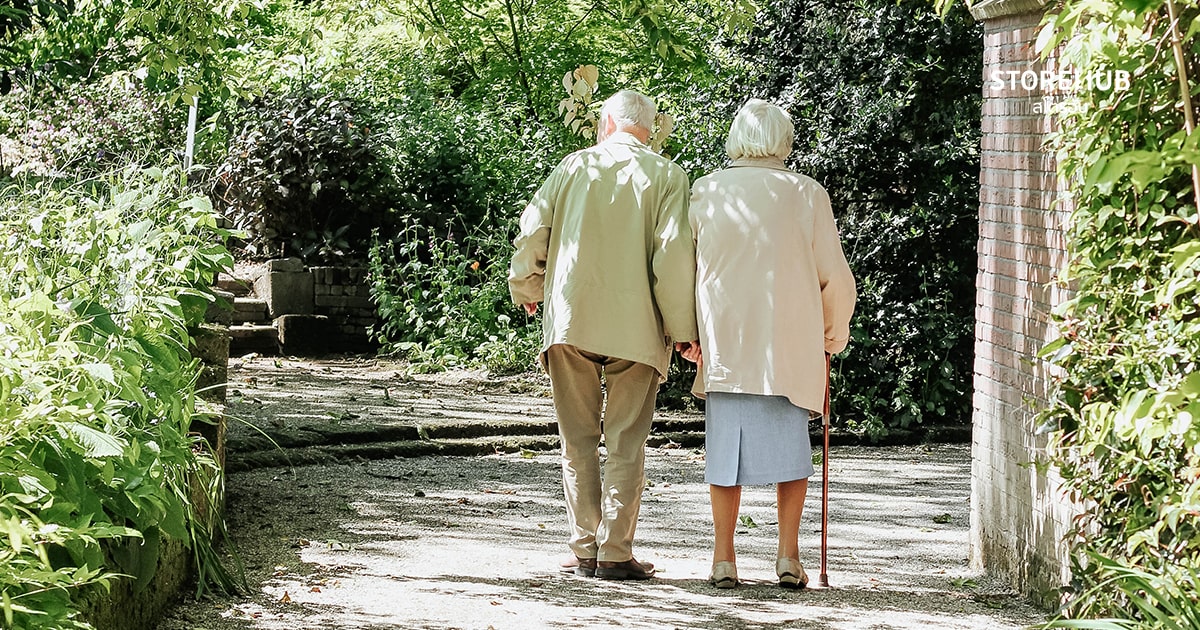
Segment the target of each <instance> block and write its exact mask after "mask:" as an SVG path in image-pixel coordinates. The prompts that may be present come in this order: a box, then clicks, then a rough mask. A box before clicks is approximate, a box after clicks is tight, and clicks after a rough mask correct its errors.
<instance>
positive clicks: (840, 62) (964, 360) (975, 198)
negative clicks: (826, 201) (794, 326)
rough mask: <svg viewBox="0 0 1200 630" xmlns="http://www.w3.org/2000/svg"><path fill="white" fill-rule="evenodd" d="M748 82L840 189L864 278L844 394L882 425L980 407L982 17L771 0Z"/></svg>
mask: <svg viewBox="0 0 1200 630" xmlns="http://www.w3.org/2000/svg"><path fill="white" fill-rule="evenodd" d="M763 17H764V18H765V19H762V20H761V21H760V26H759V27H758V29H757V30H756V31H755V36H754V37H753V38H752V39H751V41H750V42H749V43H748V44H747V46H746V47H745V50H746V51H747V53H748V55H749V56H750V58H751V59H753V60H754V68H755V71H754V74H752V75H750V76H749V77H748V80H747V83H746V85H745V89H744V90H743V92H744V93H745V94H754V95H756V96H758V95H762V96H765V97H766V98H770V99H772V100H775V101H777V102H779V103H781V104H782V105H784V106H785V107H787V108H788V110H789V111H790V112H791V114H792V117H793V119H794V120H795V122H796V129H797V148H796V153H795V154H794V155H793V164H794V166H795V168H796V169H797V170H799V171H801V172H804V173H806V174H808V175H811V176H812V177H814V178H816V179H817V181H819V182H821V183H822V184H823V185H824V186H825V187H826V188H827V189H828V190H829V194H830V198H831V200H832V201H833V206H834V212H835V213H836V215H837V218H838V226H839V228H840V230H841V234H842V241H843V247H844V248H845V250H846V255H847V258H848V259H849V261H850V265H851V267H852V268H853V270H854V275H855V278H856V279H857V281H858V305H857V307H856V309H855V317H854V320H853V321H852V323H851V342H850V346H849V347H848V349H847V352H846V353H845V354H844V355H841V356H839V357H837V358H835V359H834V381H833V383H834V401H833V404H834V409H835V410H836V411H837V412H838V413H837V416H839V417H841V418H842V419H844V420H849V421H851V423H852V426H855V427H857V428H860V429H863V430H866V431H868V432H870V433H874V434H885V435H886V433H887V432H888V429H889V428H890V427H894V428H913V427H914V426H915V425H918V424H929V423H935V424H946V423H952V424H957V423H963V422H969V419H970V414H971V391H972V390H971V377H972V360H973V356H974V355H973V344H974V334H973V330H974V308H975V244H976V239H977V226H976V215H977V210H978V205H979V138H980V135H979V134H980V131H979V111H980V98H981V97H980V94H981V84H980V77H981V75H982V73H983V70H982V65H981V64H982V59H983V52H982V45H983V44H982V42H983V32H982V28H981V26H980V25H979V24H978V23H976V22H975V21H974V19H972V18H971V16H970V15H969V14H968V13H967V11H966V9H965V8H963V7H958V8H957V9H955V10H953V11H951V12H950V13H949V14H948V15H946V16H945V18H944V19H943V18H942V17H941V16H939V15H938V14H937V13H936V12H935V11H934V9H933V7H932V6H931V5H929V4H928V3H924V2H916V1H902V2H893V1H889V0H881V1H869V2H857V3H852V4H849V5H846V4H828V3H820V2H816V3H814V2H807V1H790V0H789V1H783V2H773V3H769V4H768V8H767V9H766V11H765V14H764V16H763Z"/></svg>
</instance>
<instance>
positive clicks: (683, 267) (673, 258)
mask: <svg viewBox="0 0 1200 630" xmlns="http://www.w3.org/2000/svg"><path fill="white" fill-rule="evenodd" d="M669 169H670V170H669V176H668V181H667V188H666V194H665V195H664V196H663V200H662V205H661V206H660V208H659V212H658V219H657V222H656V224H655V234H654V252H653V255H652V260H651V264H652V268H653V273H654V299H655V301H656V302H657V303H658V310H659V311H660V312H661V313H662V317H663V328H664V329H665V332H666V335H667V337H669V338H670V339H671V340H672V341H685V342H686V341H695V340H696V339H698V338H699V337H700V332H699V328H698V327H697V325H696V242H695V240H694V239H693V237H692V227H691V224H690V222H689V220H688V200H689V197H690V190H689V187H688V179H687V175H685V174H684V172H683V169H681V168H679V167H678V166H676V165H675V164H670V165H669Z"/></svg>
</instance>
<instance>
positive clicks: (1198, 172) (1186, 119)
mask: <svg viewBox="0 0 1200 630" xmlns="http://www.w3.org/2000/svg"><path fill="white" fill-rule="evenodd" d="M1167 16H1168V17H1170V18H1171V49H1172V50H1173V51H1174V52H1175V69H1176V70H1177V71H1178V73H1179V92H1180V97H1181V101H1182V102H1181V105H1183V126H1184V129H1186V130H1187V133H1188V135H1189V136H1191V135H1192V133H1193V132H1194V131H1196V119H1195V112H1194V110H1193V109H1192V89H1191V86H1190V85H1189V84H1188V76H1187V61H1186V60H1185V59H1184V56H1183V42H1182V41H1181V38H1180V36H1179V18H1178V17H1177V16H1176V14H1175V0H1167ZM1192 194H1193V195H1194V197H1195V200H1196V222H1195V223H1193V224H1192V227H1193V228H1197V229H1200V165H1196V164H1192Z"/></svg>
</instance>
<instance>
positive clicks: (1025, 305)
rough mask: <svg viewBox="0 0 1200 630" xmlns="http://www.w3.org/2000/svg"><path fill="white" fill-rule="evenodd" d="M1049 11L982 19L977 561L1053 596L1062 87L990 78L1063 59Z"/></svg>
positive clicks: (1061, 507)
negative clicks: (1052, 416) (1046, 403)
mask: <svg viewBox="0 0 1200 630" xmlns="http://www.w3.org/2000/svg"><path fill="white" fill-rule="evenodd" d="M1041 17H1042V13H1041V11H1034V12H1028V10H1026V12H1025V13H1023V14H1018V15H1008V16H1003V17H994V18H990V19H985V21H984V53H983V59H984V77H983V80H984V92H983V96H984V100H983V118H982V128H983V140H982V147H981V149H982V154H981V163H982V164H981V172H980V183H981V187H980V193H979V269H978V275H977V277H976V307H975V315H976V324H975V397H974V429H973V440H974V444H973V460H974V463H973V467H972V493H971V504H972V505H971V521H972V523H971V562H972V565H973V566H975V567H977V568H985V569H987V570H988V572H990V573H993V574H996V575H1000V576H1003V577H1006V578H1007V579H1008V580H1009V582H1010V583H1011V584H1012V585H1013V586H1014V587H1016V588H1018V589H1019V590H1021V591H1022V592H1024V593H1025V594H1027V595H1031V596H1034V597H1035V598H1036V599H1039V600H1041V601H1043V602H1045V603H1050V602H1051V601H1052V600H1053V599H1054V590H1055V589H1056V588H1057V587H1058V586H1061V585H1062V584H1063V580H1064V579H1065V577H1066V574H1064V567H1065V562H1064V556H1063V549H1062V547H1061V544H1060V542H1059V541H1060V539H1061V536H1062V533H1063V532H1064V531H1065V527H1066V525H1067V522H1068V519H1069V517H1070V511H1069V506H1068V505H1067V504H1066V503H1065V502H1064V501H1063V500H1062V499H1061V497H1060V495H1059V493H1058V491H1057V483H1056V479H1055V478H1054V476H1053V474H1051V475H1049V476H1046V475H1042V474H1039V473H1038V472H1037V470H1036V469H1035V468H1034V467H1033V466H1031V465H1030V463H1031V462H1033V461H1034V460H1035V458H1036V457H1037V456H1038V454H1039V449H1041V448H1043V447H1044V446H1045V439H1044V438H1041V437H1039V436H1036V435H1035V426H1034V424H1035V421H1034V416H1035V414H1036V413H1037V410H1038V408H1039V406H1040V401H1042V400H1044V398H1045V395H1046V390H1047V384H1048V378H1049V374H1048V373H1047V369H1046V367H1045V365H1044V364H1042V363H1041V362H1040V361H1038V360H1037V359H1036V358H1035V355H1036V353H1037V351H1038V349H1039V348H1041V346H1042V345H1044V344H1045V343H1046V342H1047V341H1050V340H1051V339H1053V338H1054V335H1055V333H1054V328H1053V326H1052V325H1051V324H1050V323H1049V314H1050V310H1051V308H1052V307H1053V306H1054V305H1055V304H1056V303H1058V302H1059V301H1061V300H1062V299H1063V297H1064V292H1063V290H1062V289H1061V288H1059V287H1057V285H1056V284H1055V283H1054V280H1055V276H1056V273H1057V271H1058V270H1059V269H1060V268H1061V267H1062V266H1063V263H1064V261H1065V254H1064V242H1063V235H1062V232H1061V229H1060V226H1061V225H1062V223H1063V220H1064V219H1065V212H1064V209H1063V208H1062V207H1058V206H1056V204H1055V202H1056V200H1057V199H1058V196H1059V185H1058V180H1057V178H1056V176H1055V164H1054V160H1053V156H1051V155H1050V154H1049V153H1048V152H1046V151H1045V150H1043V148H1042V147H1043V143H1044V142H1045V140H1046V134H1048V133H1049V132H1050V131H1052V128H1053V124H1054V123H1053V116H1052V115H1051V114H1050V113H1048V112H1047V111H1045V110H1048V109H1049V108H1048V107H1047V104H1048V103H1047V101H1046V100H1044V99H1045V98H1046V97H1048V96H1049V97H1054V96H1055V95H1053V94H1044V93H1042V92H1041V91H1040V90H1039V89H1038V88H1034V89H1032V90H1027V89H1025V87H1023V86H1021V85H1020V84H1018V85H1016V86H1015V87H1014V86H1011V85H1010V84H1009V83H1008V82H1007V80H1006V81H1005V83H1004V85H1003V86H1000V87H999V89H997V86H995V85H994V84H993V82H992V79H993V78H994V75H993V72H995V71H1000V72H1008V71H1017V72H1025V71H1027V70H1033V71H1035V72H1040V71H1042V70H1044V69H1047V67H1049V68H1053V67H1054V63H1055V62H1054V61H1053V60H1050V61H1048V62H1043V61H1041V60H1039V59H1038V55H1037V53H1036V51H1035V48H1034V42H1035V40H1036V39H1037V35H1038V32H1039V31H1040V27H1039V23H1040V20H1041ZM1001 76H1002V77H1003V78H1005V79H1007V75H1001ZM1018 83H1019V82H1018Z"/></svg>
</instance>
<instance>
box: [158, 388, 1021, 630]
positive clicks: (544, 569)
mask: <svg viewBox="0 0 1200 630" xmlns="http://www.w3.org/2000/svg"><path fill="white" fill-rule="evenodd" d="M291 387H294V388H296V389H297V390H300V391H303V390H302V388H303V383H302V382H296V383H293V384H291ZM390 395H391V396H396V397H399V396H403V395H404V394H398V393H397V392H392V393H391V394H390ZM463 396H464V398H469V397H470V396H471V393H470V389H469V388H467V389H465V390H464V393H463ZM488 396H489V398H493V397H496V398H499V397H501V394H499V393H496V392H494V391H493V392H491V393H489V394H488ZM446 402H447V404H446V405H445V406H444V407H443V408H445V409H453V408H455V405H454V404H451V403H453V402H454V401H446ZM496 404H497V405H501V406H503V405H504V404H505V403H502V402H500V401H498V400H497V402H496ZM509 404H511V403H509ZM524 404H528V403H527V402H525V401H522V402H521V403H516V404H514V405H513V406H523V405H524ZM558 466H559V464H558V458H557V457H556V456H554V455H548V454H540V455H534V454H532V453H525V454H524V455H522V454H505V455H489V456H482V457H421V458H411V459H392V460H380V461H368V462H357V463H337V464H328V465H319V466H304V467H297V468H293V469H289V468H264V469H258V470H250V471H245V472H240V473H235V474H232V475H231V476H230V478H229V501H228V502H229V506H230V509H229V520H230V525H231V528H232V530H233V534H234V537H235V539H236V540H237V543H238V546H239V548H240V549H241V551H242V555H243V557H244V558H245V559H246V561H247V564H248V570H249V574H250V577H251V580H252V585H253V590H254V592H253V593H252V594H251V595H249V596H248V597H244V598H235V599H218V600H206V601H200V602H185V603H184V604H182V605H181V606H180V607H179V608H177V609H176V610H175V611H173V612H172V614H171V615H170V616H169V617H168V618H167V619H165V620H164V621H163V623H162V624H160V626H159V628H160V630H230V629H234V628H239V629H241V628H244V629H264V630H267V629H269V630H335V629H344V628H360V629H368V630H382V629H385V628H386V629H394V628H404V629H435V628H436V629H444V628H470V629H475V628H478V629H487V628H494V629H496V630H500V629H510V628H511V629H530V628H564V629H567V628H571V629H576V628H716V629H735V628H753V629H776V628H815V629H847V630H848V629H864V628H880V629H885V628H886V629H893V628H894V629H901V628H905V629H907V628H912V629H918V628H919V629H922V630H924V629H929V628H962V629H968V628H969V629H978V628H998V629H1015V628H1022V627H1026V626H1027V625H1029V624H1033V623H1037V622H1038V621H1040V620H1041V619H1042V618H1043V616H1042V615H1041V614H1040V613H1039V612H1038V611H1037V610H1035V609H1033V608H1031V607H1030V606H1028V605H1027V604H1025V603H1024V602H1023V601H1022V600H1020V599H1018V598H1016V597H1015V596H1013V595H1011V594H1009V593H1004V592H1002V591H999V592H998V591H996V590H995V589H994V588H991V587H990V586H989V584H988V583H987V581H986V580H983V579H982V578H981V577H980V576H978V575H975V574H974V573H972V572H971V571H970V570H969V569H968V568H967V566H966V555H967V528H968V509H969V505H968V504H969V501H968V494H969V491H970V490H969V488H970V448H969V446H967V445H939V446H933V447H895V448H861V447H841V448H835V449H834V451H833V454H832V457H831V468H832V470H831V475H830V476H831V478H832V479H833V485H832V487H833V494H832V495H831V525H830V554H829V558H830V563H829V574H830V581H831V582H832V584H833V588H829V589H816V588H814V589H810V590H806V591H800V592H792V591H786V590H783V589H780V588H778V587H777V586H776V585H775V584H774V553H775V536H776V533H777V530H776V526H775V508H774V491H773V489H771V488H769V487H761V486H760V487H749V488H746V490H745V492H744V495H743V510H742V515H743V517H745V518H744V521H743V526H742V527H741V528H739V530H738V533H737V537H736V545H737V551H738V554H739V557H738V568H739V573H740V574H741V577H742V579H743V581H744V582H745V584H743V586H741V587H740V588H738V589H735V590H733V591H720V590H717V589H714V588H712V587H711V586H709V585H708V584H707V583H706V581H705V579H706V578H707V574H708V567H709V536H710V533H709V519H710V516H709V511H708V510H709V508H708V495H707V492H708V489H707V486H706V485H704V483H703V468H704V462H703V454H702V452H701V451H698V450H692V449H651V450H650V452H649V455H648V458H647V488H646V492H645V494H644V499H643V508H642V517H641V521H640V525H639V530H638V536H637V541H638V542H637V546H636V553H637V555H638V557H639V558H640V559H644V560H649V561H651V562H654V563H655V564H656V565H657V566H658V567H659V568H660V571H661V572H660V574H659V576H658V577H657V578H655V579H653V580H650V581H648V582H643V583H632V582H606V581H602V580H595V579H588V578H580V577H575V576H573V575H566V574H562V573H559V572H558V570H557V564H558V561H559V560H560V559H561V558H563V557H565V555H566V553H567V549H566V547H565V545H564V540H565V538H566V526H565V515H564V511H563V507H562V499H561V496H562V490H561V485H560V484H561V482H560V476H559V468H558ZM819 476H820V473H819V469H818V475H817V477H814V478H813V480H812V489H811V491H810V495H809V500H808V504H807V507H806V514H805V518H804V524H803V526H802V532H801V536H802V540H801V547H802V549H803V550H804V551H803V556H802V560H803V561H804V563H805V565H806V567H807V568H808V571H809V573H810V576H811V577H812V578H813V581H814V582H815V580H816V575H817V573H818V571H819V566H818V565H819V551H818V544H819V541H820V533H819V524H820V492H821V483H820V479H819Z"/></svg>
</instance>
